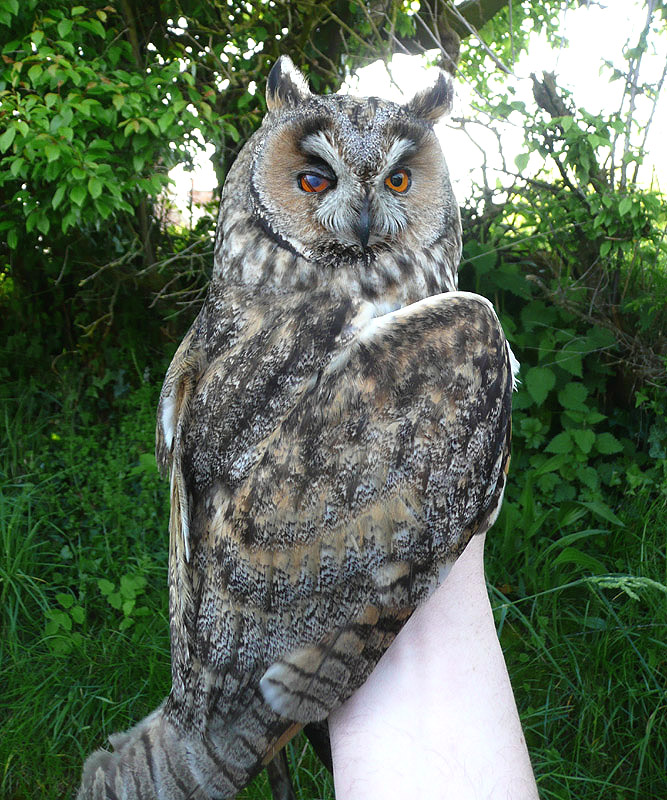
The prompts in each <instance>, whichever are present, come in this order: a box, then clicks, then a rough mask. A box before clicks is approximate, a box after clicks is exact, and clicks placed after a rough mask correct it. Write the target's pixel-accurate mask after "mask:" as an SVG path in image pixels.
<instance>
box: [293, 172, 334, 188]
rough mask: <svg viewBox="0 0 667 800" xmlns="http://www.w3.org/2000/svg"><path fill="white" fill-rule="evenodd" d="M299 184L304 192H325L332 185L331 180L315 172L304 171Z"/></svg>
mask: <svg viewBox="0 0 667 800" xmlns="http://www.w3.org/2000/svg"><path fill="white" fill-rule="evenodd" d="M299 186H301V188H302V189H303V191H304V192H323V191H324V190H325V189H328V188H329V187H330V186H331V181H330V180H329V179H328V178H325V177H324V176H323V175H318V174H317V173H315V172H304V173H303V175H300V176H299Z"/></svg>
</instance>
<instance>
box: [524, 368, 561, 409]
mask: <svg viewBox="0 0 667 800" xmlns="http://www.w3.org/2000/svg"><path fill="white" fill-rule="evenodd" d="M555 385H556V376H555V375H554V373H553V371H552V370H550V369H547V368H546V367H531V368H530V369H529V370H528V372H527V373H526V388H527V389H528V392H529V393H530V396H531V397H532V398H533V400H534V401H535V402H536V403H537V405H538V406H541V405H542V403H543V402H544V401H545V400H546V399H547V395H548V394H549V392H550V391H551V390H552V389H553V388H554V386H555Z"/></svg>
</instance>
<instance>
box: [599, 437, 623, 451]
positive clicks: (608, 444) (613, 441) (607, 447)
mask: <svg viewBox="0 0 667 800" xmlns="http://www.w3.org/2000/svg"><path fill="white" fill-rule="evenodd" d="M595 447H596V448H597V451H598V453H602V455H605V456H608V455H611V454H612V453H620V452H621V451H622V450H623V445H622V444H621V443H620V442H619V441H618V439H617V438H616V437H615V436H614V435H613V434H612V433H598V435H597V437H596V438H595Z"/></svg>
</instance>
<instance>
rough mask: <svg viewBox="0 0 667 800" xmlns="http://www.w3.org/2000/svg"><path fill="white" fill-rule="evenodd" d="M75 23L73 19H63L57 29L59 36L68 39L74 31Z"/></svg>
mask: <svg viewBox="0 0 667 800" xmlns="http://www.w3.org/2000/svg"><path fill="white" fill-rule="evenodd" d="M73 25H74V23H73V22H72V20H71V19H61V20H60V22H59V23H58V25H57V26H56V30H57V31H58V36H60V38H61V39H66V38H67V37H68V36H69V34H70V33H71V32H72V26H73Z"/></svg>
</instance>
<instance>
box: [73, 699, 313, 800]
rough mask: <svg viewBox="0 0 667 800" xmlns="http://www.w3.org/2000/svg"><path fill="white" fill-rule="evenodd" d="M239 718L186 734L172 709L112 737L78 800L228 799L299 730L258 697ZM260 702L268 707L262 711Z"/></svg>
mask: <svg viewBox="0 0 667 800" xmlns="http://www.w3.org/2000/svg"><path fill="white" fill-rule="evenodd" d="M256 701H257V702H256V703H255V704H253V705H252V706H251V707H250V708H248V709H246V712H245V713H242V714H241V715H240V716H239V717H238V718H237V719H236V720H229V719H227V720H226V721H223V720H221V719H220V718H216V717H215V716H214V717H212V718H211V719H210V720H209V723H210V724H209V725H208V726H207V731H206V734H205V735H202V734H198V733H191V734H186V733H184V732H183V731H181V730H180V729H179V728H178V727H177V725H176V724H175V723H174V722H172V721H171V719H170V714H169V710H168V704H167V703H163V705H161V706H160V707H159V708H158V709H156V710H155V711H154V712H153V713H152V714H150V715H149V716H147V717H146V718H145V719H143V720H142V721H141V722H140V723H139V724H138V725H136V726H135V727H134V728H131V729H130V730H129V731H126V732H125V733H117V734H114V735H113V736H110V737H109V742H110V744H111V745H112V747H113V751H107V750H97V751H96V752H95V753H93V754H92V755H91V756H89V758H88V759H87V761H86V763H85V765H84V768H83V777H82V780H81V788H80V789H79V793H78V795H77V800H227V798H233V797H235V796H236V794H237V793H238V792H239V791H240V790H241V789H242V788H243V787H244V786H245V785H246V784H247V783H248V782H249V781H250V780H251V779H252V778H253V777H254V775H255V774H256V773H257V772H259V770H261V769H262V767H263V766H266V763H268V761H270V760H271V758H272V757H273V756H274V755H275V754H276V753H277V752H278V751H279V750H280V749H281V748H282V747H283V745H284V744H285V743H286V742H287V741H288V740H289V739H290V738H291V737H292V736H293V735H294V734H295V733H297V732H298V730H299V729H300V727H301V726H300V725H298V724H297V725H294V724H293V723H290V722H289V721H288V720H285V719H280V718H279V717H278V716H277V715H276V714H274V713H273V712H272V711H271V710H270V709H269V708H268V707H267V706H266V705H265V704H263V702H262V701H261V696H260V695H259V694H258V695H257V698H256ZM260 704H261V706H260Z"/></svg>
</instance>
